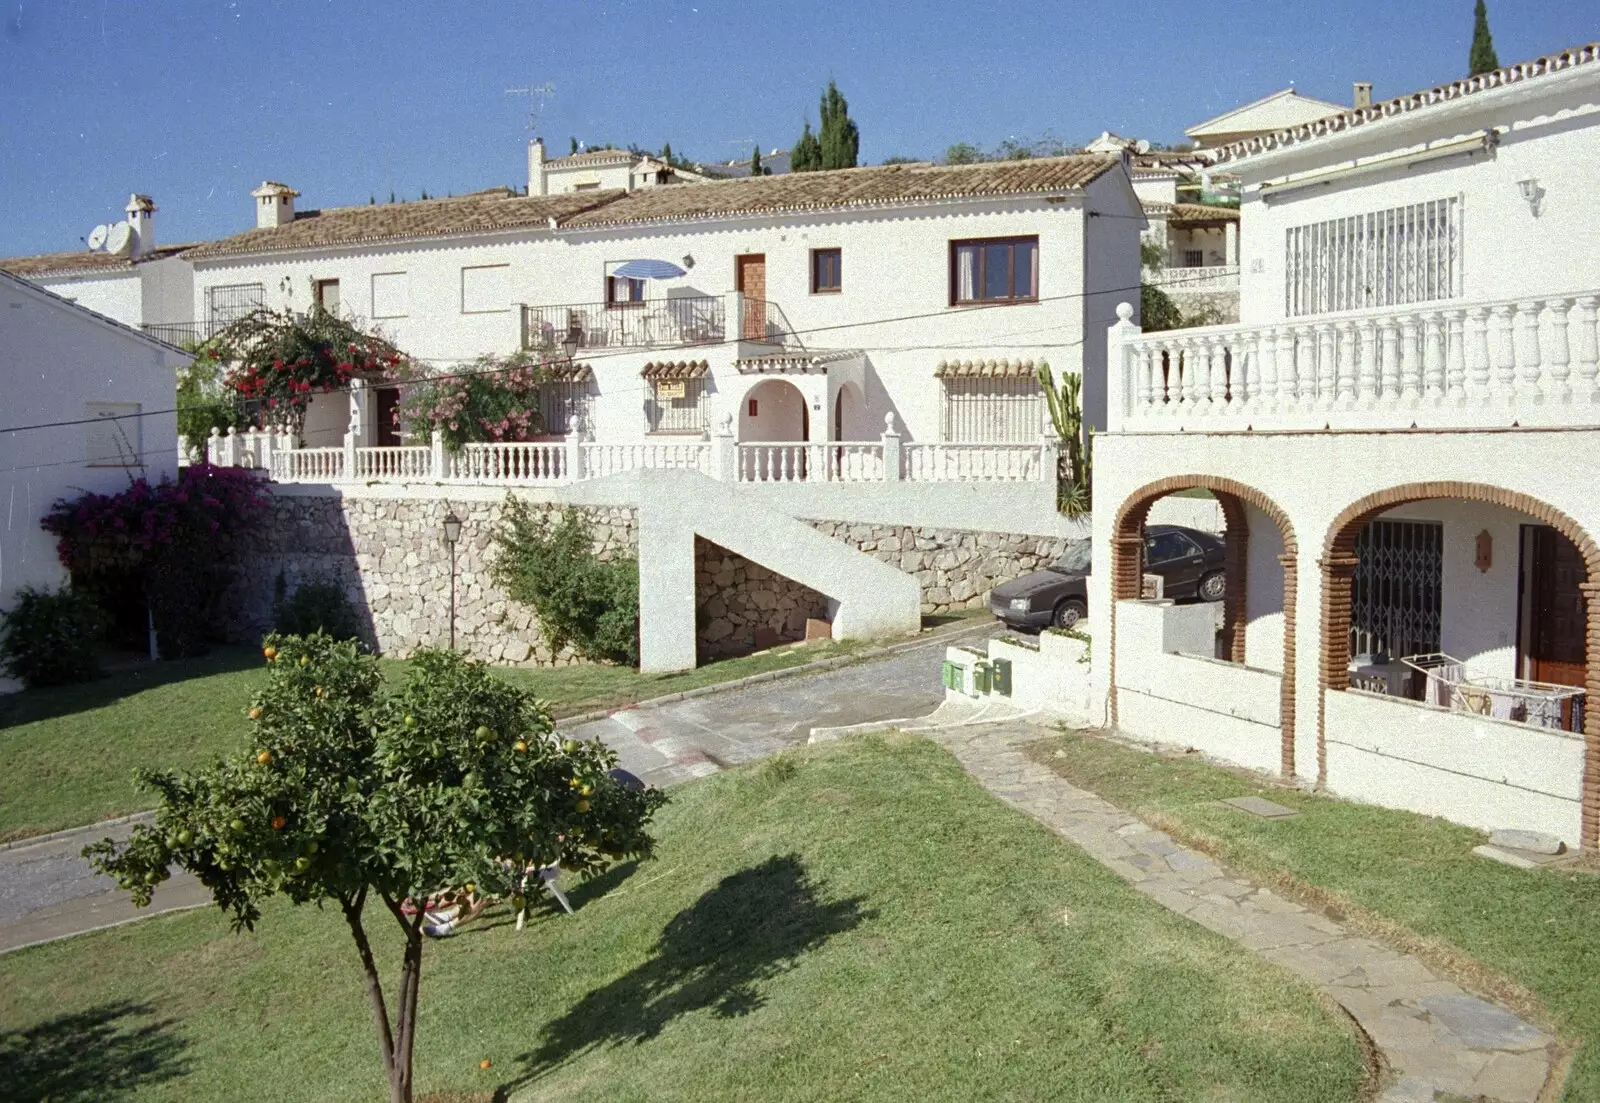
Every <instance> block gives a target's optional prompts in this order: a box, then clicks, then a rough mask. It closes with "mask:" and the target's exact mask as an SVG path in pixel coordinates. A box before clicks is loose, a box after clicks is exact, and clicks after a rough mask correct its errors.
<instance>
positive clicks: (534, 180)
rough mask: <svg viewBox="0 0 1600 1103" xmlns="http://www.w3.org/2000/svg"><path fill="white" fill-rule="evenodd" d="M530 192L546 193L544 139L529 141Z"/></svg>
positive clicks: (535, 193)
mask: <svg viewBox="0 0 1600 1103" xmlns="http://www.w3.org/2000/svg"><path fill="white" fill-rule="evenodd" d="M528 194H529V195H544V194H545V186H544V139H543V138H535V139H534V140H533V141H531V142H529V143H528Z"/></svg>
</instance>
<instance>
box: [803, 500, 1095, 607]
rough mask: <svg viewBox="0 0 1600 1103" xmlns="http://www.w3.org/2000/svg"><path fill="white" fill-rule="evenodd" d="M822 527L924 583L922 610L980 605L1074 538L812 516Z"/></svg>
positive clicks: (1055, 555)
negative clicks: (862, 522) (858, 522)
mask: <svg viewBox="0 0 1600 1103" xmlns="http://www.w3.org/2000/svg"><path fill="white" fill-rule="evenodd" d="M808 523H809V524H811V525H813V526H814V527H815V528H816V529H817V530H818V531H820V532H824V533H826V534H827V535H829V536H831V537H833V538H834V539H835V540H842V541H844V542H845V543H846V544H849V545H850V546H851V547H853V548H856V549H857V550H859V551H864V552H867V553H868V554H870V555H875V556H877V557H878V558H879V559H881V560H883V561H884V562H885V563H890V564H893V565H894V566H896V567H898V568H900V570H902V571H905V572H906V573H907V574H911V575H915V576H916V578H917V581H918V582H919V583H920V584H921V585H922V612H923V613H924V614H930V613H944V612H949V611H950V610H952V609H961V608H966V607H970V606H979V605H982V604H983V603H984V600H985V598H986V596H987V595H988V593H989V590H990V589H991V588H992V587H994V586H996V585H997V584H999V583H1001V582H1005V581H1007V580H1009V579H1013V578H1016V577H1017V576H1018V575H1024V574H1027V573H1028V572H1030V571H1037V570H1039V569H1040V568H1042V567H1044V566H1046V565H1048V564H1050V563H1052V562H1054V561H1055V560H1056V559H1057V558H1059V557H1060V555H1061V553H1062V552H1063V551H1065V550H1066V548H1067V545H1068V544H1070V543H1072V542H1073V541H1072V540H1070V539H1067V538H1065V537H1048V536H1018V535H1016V534H1014V533H1004V532H969V531H965V530H960V529H933V528H922V527H918V526H912V525H856V524H849V523H847V522H844V521H810V522H808Z"/></svg>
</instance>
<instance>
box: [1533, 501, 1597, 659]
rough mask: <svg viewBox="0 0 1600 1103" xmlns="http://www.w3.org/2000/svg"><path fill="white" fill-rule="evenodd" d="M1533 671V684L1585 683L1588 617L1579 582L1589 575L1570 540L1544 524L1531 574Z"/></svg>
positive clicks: (1535, 541)
mask: <svg viewBox="0 0 1600 1103" xmlns="http://www.w3.org/2000/svg"><path fill="white" fill-rule="evenodd" d="M1529 575H1530V577H1529V589H1530V591H1531V592H1530V594H1529V597H1530V599H1531V602H1532V604H1531V606H1530V608H1529V618H1528V642H1527V657H1528V672H1529V674H1530V676H1531V677H1532V678H1533V679H1534V681H1538V682H1554V683H1555V684H1557V685H1563V686H1581V685H1583V684H1584V681H1585V678H1584V675H1585V667H1586V666H1587V660H1588V651H1587V646H1586V643H1587V639H1586V637H1587V635H1588V616H1587V614H1586V611H1585V609H1584V604H1583V594H1582V593H1581V592H1580V591H1579V590H1578V584H1579V583H1580V582H1582V581H1584V579H1586V578H1587V577H1588V569H1587V567H1586V566H1585V564H1584V562H1583V556H1582V555H1581V554H1580V553H1579V551H1578V549H1577V548H1576V547H1575V546H1574V545H1573V543H1572V541H1571V540H1568V539H1567V538H1566V537H1565V536H1563V535H1561V534H1560V533H1559V532H1557V531H1556V530H1555V529H1553V528H1550V527H1549V526H1546V525H1540V526H1538V527H1536V528H1534V530H1533V569H1532V570H1531V571H1530V572H1529Z"/></svg>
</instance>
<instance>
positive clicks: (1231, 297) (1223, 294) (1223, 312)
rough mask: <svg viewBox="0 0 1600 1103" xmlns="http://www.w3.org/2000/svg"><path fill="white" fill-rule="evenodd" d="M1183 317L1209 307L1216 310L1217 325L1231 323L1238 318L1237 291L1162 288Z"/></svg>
mask: <svg viewBox="0 0 1600 1103" xmlns="http://www.w3.org/2000/svg"><path fill="white" fill-rule="evenodd" d="M1163 290H1165V291H1166V292H1167V294H1168V295H1169V296H1170V297H1171V299H1172V305H1173V306H1176V307H1177V308H1178V310H1179V311H1180V312H1181V313H1182V314H1183V316H1184V317H1185V318H1187V317H1189V316H1190V315H1192V314H1198V313H1199V312H1201V311H1203V310H1205V309H1207V308H1210V309H1213V310H1215V311H1216V312H1217V315H1218V318H1217V324H1218V325H1232V324H1234V323H1235V322H1237V321H1238V320H1239V293H1238V292H1237V291H1184V290H1182V289H1176V288H1164V289H1163Z"/></svg>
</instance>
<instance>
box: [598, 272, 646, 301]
mask: <svg viewBox="0 0 1600 1103" xmlns="http://www.w3.org/2000/svg"><path fill="white" fill-rule="evenodd" d="M606 305H607V306H643V305H644V281H643V280H636V279H631V278H629V277H627V276H607V277H606Z"/></svg>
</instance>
